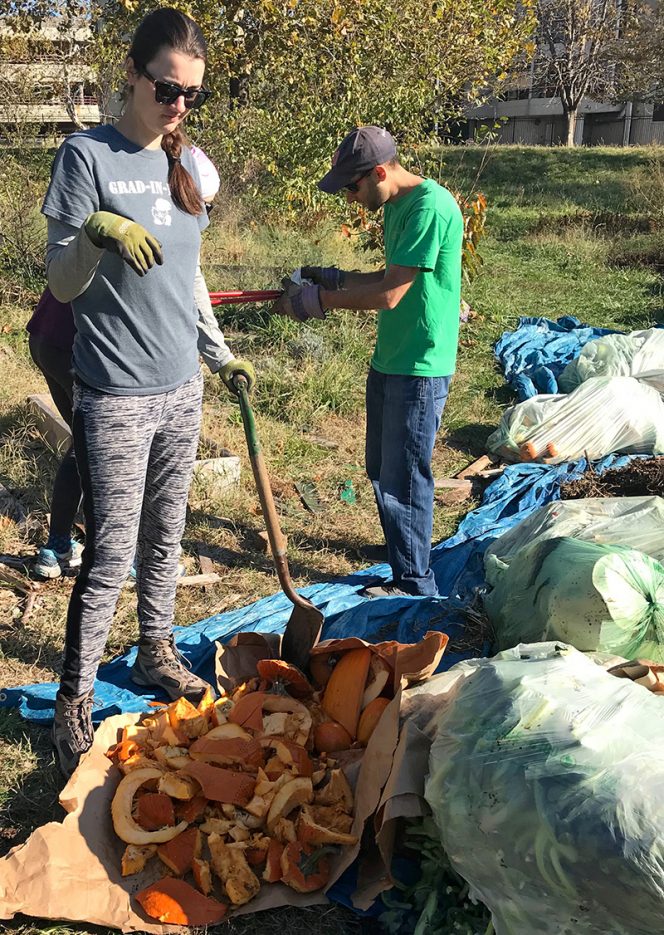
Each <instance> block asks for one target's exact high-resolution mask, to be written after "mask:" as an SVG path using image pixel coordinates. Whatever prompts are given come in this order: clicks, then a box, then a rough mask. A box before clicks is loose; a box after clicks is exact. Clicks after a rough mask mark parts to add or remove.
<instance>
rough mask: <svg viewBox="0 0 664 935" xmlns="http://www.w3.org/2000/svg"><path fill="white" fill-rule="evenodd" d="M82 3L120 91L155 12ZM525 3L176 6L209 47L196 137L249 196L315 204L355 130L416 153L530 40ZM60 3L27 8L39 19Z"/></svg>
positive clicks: (204, 0)
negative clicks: (378, 128) (322, 180)
mask: <svg viewBox="0 0 664 935" xmlns="http://www.w3.org/2000/svg"><path fill="white" fill-rule="evenodd" d="M57 2H59V3H63V4H65V6H66V5H67V4H66V3H65V0H56V3H57ZM81 2H84V3H85V5H86V6H87V7H88V10H89V13H88V15H89V21H90V23H91V25H92V26H93V29H94V31H95V44H94V47H92V48H91V49H90V60H91V61H92V62H93V63H94V65H95V67H96V68H97V71H98V75H99V81H100V83H101V84H102V85H104V86H106V87H108V86H110V85H111V84H114V83H115V84H119V83H120V82H121V70H120V65H121V61H119V59H120V58H121V56H119V55H118V52H119V50H120V49H123V48H126V41H127V36H129V35H130V34H131V32H132V30H133V28H134V27H135V25H136V24H137V22H138V21H139V20H140V19H141V18H142V17H143V16H144V15H145V14H146V13H147V12H149V10H150V9H153V8H154V7H155V6H156V5H157V4H155V3H154V2H145V0H81ZM531 2H534V0H525V2H524V0H490V2H486V0H429V2H427V3H425V4H423V3H422V2H421V0H402V2H401V3H399V4H385V3H384V2H383V0H251V2H246V3H244V2H242V0H226V2H222V3H218V2H217V0H188V2H181V0H173V6H176V7H178V8H180V9H182V10H183V11H184V12H186V13H187V14H189V15H190V16H192V17H193V18H194V19H195V20H196V21H197V22H198V23H199V25H200V26H201V28H202V29H203V32H204V33H205V35H206V37H207V39H208V44H209V61H208V71H207V75H206V81H208V82H209V84H210V86H211V87H212V88H213V90H214V92H215V96H214V98H213V99H212V100H211V101H210V103H209V105H208V106H207V107H206V108H205V110H204V112H203V113H202V114H201V115H200V117H199V116H198V115H196V119H198V120H200V124H199V126H198V127H197V128H196V134H197V137H198V138H199V139H201V140H202V141H203V145H204V146H205V148H206V150H207V151H209V152H210V154H211V155H212V156H213V158H214V159H215V161H216V162H217V163H218V164H219V165H220V167H221V168H222V170H223V171H224V174H225V175H226V177H232V178H233V179H235V180H236V181H237V182H238V183H239V184H240V185H241V186H242V187H244V188H245V189H246V190H248V191H250V192H251V191H252V190H255V191H257V192H258V191H260V193H261V196H262V197H267V198H268V199H269V198H272V200H273V201H274V203H281V204H283V203H284V202H285V203H286V204H287V205H291V206H292V207H293V209H294V210H298V211H299V210H300V209H301V208H303V207H304V208H311V207H314V206H315V205H316V204H317V203H318V202H317V191H316V186H315V181H316V179H318V178H319V177H320V176H321V175H322V174H323V173H324V171H325V169H326V167H327V165H328V162H329V158H330V155H331V153H332V152H333V151H334V149H335V148H336V146H337V144H338V143H339V141H340V140H341V139H342V138H343V137H344V136H345V134H346V133H347V132H348V130H349V129H350V128H351V127H352V126H353V125H356V124H362V123H376V124H380V125H383V126H386V127H388V128H389V129H390V130H391V131H392V132H393V133H394V135H395V136H396V137H397V139H398V140H399V142H400V143H401V144H406V145H411V144H418V143H421V142H423V141H425V140H427V139H430V138H431V137H432V134H433V130H434V128H435V127H436V126H438V127H444V126H445V125H446V124H448V123H449V122H450V121H451V120H453V119H455V118H458V117H460V116H461V114H462V112H463V108H464V106H465V105H466V104H467V103H469V102H471V101H475V100H478V99H479V98H481V97H482V96H483V94H484V93H485V91H486V89H487V88H488V87H489V86H491V85H494V84H495V81H496V80H501V79H502V78H503V77H504V76H505V74H506V71H507V69H508V68H509V66H510V64H511V63H512V61H513V60H514V58H515V57H516V56H517V55H518V54H520V53H521V52H522V51H523V49H524V46H525V45H527V43H528V40H529V36H530V34H531V32H532V28H533V19H532V14H531ZM56 3H54V2H51V0H33V2H32V7H33V15H38V9H39V7H40V5H42V11H48V10H51V11H52V9H53V7H54V5H56Z"/></svg>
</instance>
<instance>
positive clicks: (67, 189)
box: [42, 125, 208, 396]
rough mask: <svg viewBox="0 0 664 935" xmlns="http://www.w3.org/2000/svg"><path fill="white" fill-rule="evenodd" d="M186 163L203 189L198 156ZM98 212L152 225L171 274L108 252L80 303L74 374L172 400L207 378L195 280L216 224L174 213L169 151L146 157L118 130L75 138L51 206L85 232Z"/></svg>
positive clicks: (58, 165) (119, 390)
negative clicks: (144, 269) (174, 393)
mask: <svg viewBox="0 0 664 935" xmlns="http://www.w3.org/2000/svg"><path fill="white" fill-rule="evenodd" d="M181 159H182V165H183V166H184V168H185V169H187V171H188V172H190V174H191V175H192V176H193V177H194V179H195V180H196V182H197V183H198V182H199V177H198V169H197V167H196V163H195V160H194V158H193V156H192V155H191V152H190V150H189V149H186V148H183V151H182V157H181ZM94 211H112V212H113V213H114V214H119V215H122V216H123V217H127V218H131V220H133V221H137V222H138V223H139V224H142V225H143V227H145V228H146V229H147V230H148V231H149V232H150V233H151V234H153V235H154V236H155V237H156V238H157V240H158V241H159V242H160V243H161V245H162V251H163V256H164V265H163V266H153V268H152V269H151V270H149V271H148V273H147V274H146V275H145V276H142V277H141V276H138V275H137V274H136V273H135V272H134V271H133V270H132V269H131V268H130V267H129V266H128V265H127V264H126V263H125V262H124V261H123V260H121V259H120V257H119V256H117V255H116V254H114V253H111V252H109V251H104V253H103V255H102V258H101V261H100V263H99V265H98V267H97V271H96V273H95V275H94V278H93V279H92V282H91V283H90V285H89V286H88V288H87V289H86V290H85V291H84V292H83V293H82V294H81V295H79V296H78V297H77V298H76V299H74V301H73V302H72V306H73V309H74V320H75V323H76V338H75V341H74V352H73V360H74V370H75V372H76V374H77V376H78V377H79V378H80V379H81V380H82V381H83V382H84V383H86V384H88V386H92V387H94V388H95V389H99V390H103V391H104V392H108V393H112V394H115V395H119V396H147V395H150V394H153V393H164V392H167V391H168V390H171V389H174V388H175V387H176V386H180V385H181V384H182V383H185V382H186V381H187V380H189V379H190V378H191V377H192V376H194V374H195V373H196V372H197V370H198V350H197V339H198V334H197V328H196V322H197V319H198V311H197V309H196V303H195V301H194V277H195V273H196V266H197V262H198V255H199V250H200V242H201V231H202V230H204V229H205V228H206V227H207V225H208V219H207V215H206V213H205V211H203V213H202V214H201V215H197V216H195V215H191V214H187V213H186V212H184V211H181V210H180V209H179V208H178V207H177V206H176V205H175V204H174V203H173V201H172V199H171V193H170V189H169V187H168V160H167V157H166V153H165V152H164V151H163V150H162V149H141V148H140V147H139V146H137V145H136V144H135V143H132V142H130V141H129V140H128V139H126V138H125V137H124V136H122V134H121V133H119V132H118V131H117V130H116V129H115V127H112V126H110V125H105V126H99V127H95V128H93V129H92V130H85V131H83V132H81V133H73V134H72V135H71V136H69V137H67V139H66V140H65V142H64V143H63V144H62V146H61V147H60V149H59V150H58V153H57V155H56V157H55V160H54V163H53V170H52V175H51V184H50V185H49V188H48V191H47V192H46V197H45V198H44V204H43V205H42V213H43V214H45V215H46V216H47V217H50V218H55V219H56V220H58V221H61V222H63V223H65V224H69V225H72V226H73V227H76V228H80V227H82V225H83V223H84V221H85V219H86V218H87V217H88V215H90V214H92V213H93V212H94Z"/></svg>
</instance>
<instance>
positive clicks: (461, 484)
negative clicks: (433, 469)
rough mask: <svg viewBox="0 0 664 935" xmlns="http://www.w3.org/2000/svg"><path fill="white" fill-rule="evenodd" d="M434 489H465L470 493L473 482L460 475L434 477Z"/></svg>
mask: <svg viewBox="0 0 664 935" xmlns="http://www.w3.org/2000/svg"><path fill="white" fill-rule="evenodd" d="M433 489H434V490H465V491H467V492H468V494H470V493H471V492H472V489H473V483H472V481H470V480H466V479H465V478H461V477H435V478H434V481H433Z"/></svg>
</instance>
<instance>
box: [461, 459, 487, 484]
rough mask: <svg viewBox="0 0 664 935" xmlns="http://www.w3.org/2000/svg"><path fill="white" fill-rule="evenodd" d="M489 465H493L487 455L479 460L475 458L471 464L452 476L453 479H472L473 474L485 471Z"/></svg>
mask: <svg viewBox="0 0 664 935" xmlns="http://www.w3.org/2000/svg"><path fill="white" fill-rule="evenodd" d="M490 464H493V461H492V460H491V458H490V457H489V455H482V457H481V458H477V459H476V460H475V461H473V462H472V464H469V465H468V466H467V467H465V468H463V470H461V471H457V473H456V474H455V475H454V476H455V477H458V478H460V479H461V480H463V479H464V478H465V477H473V476H474V475H475V474H479V473H480V471H486V469H487V468H488V467H489V465H490Z"/></svg>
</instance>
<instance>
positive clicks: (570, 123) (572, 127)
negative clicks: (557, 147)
mask: <svg viewBox="0 0 664 935" xmlns="http://www.w3.org/2000/svg"><path fill="white" fill-rule="evenodd" d="M578 116H579V109H578V107H575V108H574V109H573V110H566V111H565V123H566V125H567V133H566V141H565V145H566V146H574V145H575V142H574V136H575V134H576V123H577V119H578Z"/></svg>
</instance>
